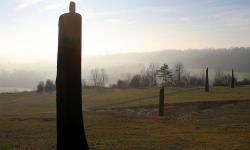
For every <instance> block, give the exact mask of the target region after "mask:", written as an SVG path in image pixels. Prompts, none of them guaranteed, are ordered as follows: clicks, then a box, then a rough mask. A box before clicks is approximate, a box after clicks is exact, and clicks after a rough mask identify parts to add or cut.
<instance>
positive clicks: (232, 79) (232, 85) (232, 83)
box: [231, 69, 235, 88]
mask: <svg viewBox="0 0 250 150" xmlns="http://www.w3.org/2000/svg"><path fill="white" fill-rule="evenodd" d="M234 87H235V78H234V69H232V77H231V88H234Z"/></svg>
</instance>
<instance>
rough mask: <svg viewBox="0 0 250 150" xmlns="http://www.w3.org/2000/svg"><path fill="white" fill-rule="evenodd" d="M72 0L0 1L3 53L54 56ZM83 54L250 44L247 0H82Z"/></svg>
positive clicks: (29, 58) (15, 57)
mask: <svg viewBox="0 0 250 150" xmlns="http://www.w3.org/2000/svg"><path fill="white" fill-rule="evenodd" d="M68 4H69V1H67V0H53V1H52V0H9V1H1V5H0V10H1V13H0V17H1V20H0V41H1V44H0V59H1V60H2V61H5V62H22V63H24V62H34V61H39V60H49V61H55V59H56V54H57V38H58V37H57V36H58V17H59V16H60V15H61V14H62V13H65V12H68ZM76 4H77V8H76V11H77V12H78V13H80V14H81V15H82V17H83V55H99V54H101V55H103V54H114V53H127V52H148V51H157V50H164V49H190V48H196V49H201V48H228V47H237V46H245V47H247V46H250V38H249V35H250V24H249V22H250V7H249V6H250V1H248V0H188V1H187V0H175V1H170V0H102V1H100V0H78V1H76Z"/></svg>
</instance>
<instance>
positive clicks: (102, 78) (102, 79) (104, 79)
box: [99, 69, 108, 87]
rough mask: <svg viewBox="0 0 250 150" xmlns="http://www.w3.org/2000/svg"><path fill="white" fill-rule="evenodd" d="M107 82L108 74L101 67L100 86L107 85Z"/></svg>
mask: <svg viewBox="0 0 250 150" xmlns="http://www.w3.org/2000/svg"><path fill="white" fill-rule="evenodd" d="M107 82H108V74H107V73H106V71H105V70H104V69H101V71H100V79H99V83H100V86H101V87H105V85H106V83H107Z"/></svg>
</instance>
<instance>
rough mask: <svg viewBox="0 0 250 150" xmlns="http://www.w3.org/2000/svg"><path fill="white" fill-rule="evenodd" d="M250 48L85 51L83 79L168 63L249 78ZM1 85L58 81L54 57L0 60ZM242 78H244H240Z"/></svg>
mask: <svg viewBox="0 0 250 150" xmlns="http://www.w3.org/2000/svg"><path fill="white" fill-rule="evenodd" d="M249 57H250V48H249V47H247V48H231V49H197V50H191V49H190V50H162V51H156V52H145V53H120V54H112V55H96V56H85V55H84V52H83V71H82V73H83V78H84V79H85V80H86V81H87V82H89V80H90V77H89V76H90V71H91V69H94V68H103V69H105V71H106V72H107V74H108V76H109V83H114V82H116V81H117V80H118V79H123V78H126V76H127V74H128V73H131V74H135V73H139V72H140V71H141V70H142V69H143V68H144V67H146V66H147V65H148V64H149V63H155V64H159V65H161V64H163V63H167V64H168V65H169V66H170V67H173V66H174V65H175V64H176V63H178V62H182V63H183V64H184V66H185V68H186V69H187V70H188V71H190V72H191V73H193V74H194V73H198V74H202V70H203V68H205V67H206V66H207V67H209V68H210V69H212V70H217V69H220V70H223V71H230V70H231V69H232V68H234V69H235V70H236V72H241V74H242V73H244V75H243V77H250V75H248V73H250V66H249V64H250V59H249ZM0 67H1V69H0V87H2V88H4V87H6V88H10V87H11V88H12V87H14V88H26V89H34V88H35V87H36V85H37V83H38V82H39V81H45V80H46V79H52V80H55V77H56V58H55V60H49V61H48V60H46V61H38V62H35V63H26V64H25V63H23V64H20V63H14V62H13V63H12V62H8V63H6V62H5V63H4V62H1V66H0ZM240 78H241V77H240Z"/></svg>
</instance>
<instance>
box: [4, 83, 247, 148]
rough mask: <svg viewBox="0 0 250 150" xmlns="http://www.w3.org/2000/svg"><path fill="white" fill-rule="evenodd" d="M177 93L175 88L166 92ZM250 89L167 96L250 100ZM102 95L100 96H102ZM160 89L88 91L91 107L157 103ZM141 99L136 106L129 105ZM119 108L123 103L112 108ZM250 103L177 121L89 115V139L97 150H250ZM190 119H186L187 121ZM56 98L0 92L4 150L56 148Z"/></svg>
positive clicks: (171, 98)
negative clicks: (218, 149)
mask: <svg viewBox="0 0 250 150" xmlns="http://www.w3.org/2000/svg"><path fill="white" fill-rule="evenodd" d="M166 91H167V93H173V92H175V91H176V89H167V90H166ZM249 91H250V87H241V88H236V89H234V90H232V89H229V88H221V87H219V88H214V89H213V90H212V92H211V93H205V92H203V90H189V91H183V90H182V91H181V92H178V93H176V94H167V95H166V100H167V102H168V103H175V102H187V101H204V100H209V101H210V100H211V101H213V100H246V99H250V92H249ZM97 93H98V94H97ZM157 94H158V89H128V90H118V89H112V90H108V89H106V90H101V91H98V90H86V91H84V98H85V101H84V105H85V106H86V108H93V107H97V106H104V105H106V106H108V107H117V106H119V107H121V106H141V105H149V104H157V102H158V98H157V97H155V98H149V99H142V100H141V98H143V97H151V96H154V95H157ZM130 100H136V101H135V102H128V103H124V101H125V102H127V101H130ZM110 104H118V105H110ZM249 114H250V102H247V101H246V102H242V103H238V104H235V105H234V104H230V105H225V106H222V107H218V108H214V109H211V110H206V111H201V112H198V113H195V114H191V115H188V114H187V115H184V114H183V116H184V117H183V116H179V117H177V118H175V119H168V118H159V117H146V116H144V117H143V116H140V117H139V116H129V115H126V114H113V113H97V112H86V113H85V127H86V132H87V138H88V140H89V143H90V145H91V146H92V147H94V148H97V149H163V148H170V149H183V148H187V149H188V148H190V149H201V148H215V147H216V148H220V149H249V147H250V144H249V143H250V115H249ZM185 116H187V117H185ZM55 133H56V131H55V96H54V95H53V94H52V95H50V94H42V95H38V94H36V93H19V94H0V149H1V150H2V149H44V150H45V149H46V150H47V149H55V146H54V145H55V139H56V136H55Z"/></svg>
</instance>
